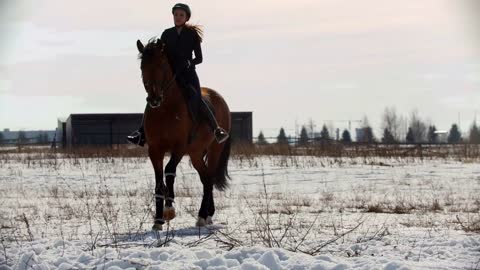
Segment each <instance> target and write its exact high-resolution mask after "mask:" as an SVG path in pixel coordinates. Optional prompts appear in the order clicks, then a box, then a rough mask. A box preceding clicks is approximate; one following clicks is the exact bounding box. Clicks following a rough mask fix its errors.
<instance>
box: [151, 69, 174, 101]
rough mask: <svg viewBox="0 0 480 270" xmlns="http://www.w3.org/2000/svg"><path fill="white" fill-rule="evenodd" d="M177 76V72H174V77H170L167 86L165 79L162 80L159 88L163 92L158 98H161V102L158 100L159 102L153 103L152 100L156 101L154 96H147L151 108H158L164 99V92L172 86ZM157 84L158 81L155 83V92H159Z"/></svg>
mask: <svg viewBox="0 0 480 270" xmlns="http://www.w3.org/2000/svg"><path fill="white" fill-rule="evenodd" d="M176 77H177V74H173V77H172V79H170V81H169V82H168V83H167V85H166V86H164V83H165V80H164V81H163V82H162V85H161V86H160V88H159V90H161V92H160V95H159V96H158V98H159V99H160V102H158V104H157V103H154V104H152V103H151V101H154V100H153V98H150V97H147V103H148V105H149V106H150V107H151V108H157V107H159V106H160V104H161V103H162V101H163V94H164V93H165V91H167V90H168V89H170V87H172V85H173V82H174V81H175V79H176ZM156 85H157V84H156V83H154V84H153V92H154V93H155V94H156V93H157V87H156Z"/></svg>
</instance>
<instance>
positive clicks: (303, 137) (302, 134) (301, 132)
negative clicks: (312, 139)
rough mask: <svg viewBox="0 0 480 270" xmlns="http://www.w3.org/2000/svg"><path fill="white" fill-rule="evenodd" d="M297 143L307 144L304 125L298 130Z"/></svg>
mask: <svg viewBox="0 0 480 270" xmlns="http://www.w3.org/2000/svg"><path fill="white" fill-rule="evenodd" d="M298 144H300V145H305V144H308V133H307V129H306V128H305V127H304V126H303V127H302V130H301V131H300V138H299V140H298Z"/></svg>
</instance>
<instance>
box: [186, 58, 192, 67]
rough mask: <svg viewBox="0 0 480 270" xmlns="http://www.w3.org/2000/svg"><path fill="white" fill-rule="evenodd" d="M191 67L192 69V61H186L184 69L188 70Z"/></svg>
mask: <svg viewBox="0 0 480 270" xmlns="http://www.w3.org/2000/svg"><path fill="white" fill-rule="evenodd" d="M191 67H192V61H190V60H187V62H186V63H185V69H190V68H191Z"/></svg>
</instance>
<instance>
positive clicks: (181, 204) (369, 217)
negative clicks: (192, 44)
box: [0, 154, 480, 270]
mask: <svg viewBox="0 0 480 270" xmlns="http://www.w3.org/2000/svg"><path fill="white" fill-rule="evenodd" d="M54 157H55V156H52V155H43V154H1V155H0V228H1V230H0V233H1V239H2V242H1V246H0V269H30V268H32V269H112V270H114V269H127V268H131V269H143V268H149V269H387V270H391V269H480V224H479V223H480V214H479V211H480V162H479V161H463V162H462V161H458V160H452V159H423V160H421V159H413V158H403V159H399V158H391V159H387V158H355V159H352V158H346V159H340V158H320V157H309V156H301V157H293V156H284V157H282V156H280V157H273V156H263V157H253V158H245V157H244V158H242V157H239V156H237V157H234V158H233V160H232V161H231V164H230V167H229V168H230V175H231V176H232V181H231V185H230V188H229V189H228V190H227V191H226V192H224V193H220V192H216V193H215V200H216V209H217V212H216V215H215V217H214V222H215V224H214V225H212V226H210V227H206V228H202V229H199V228H197V227H194V224H195V218H196V215H197V211H198V208H199V205H200V197H201V184H200V180H199V179H198V177H197V175H196V173H195V171H194V170H193V168H192V167H191V166H190V164H189V161H188V159H187V158H185V159H184V160H183V161H182V163H181V164H180V167H179V168H178V170H177V176H178V177H177V180H176V185H175V187H176V196H177V198H176V209H177V217H176V218H175V219H174V220H173V221H172V222H171V223H170V224H169V226H168V227H167V226H166V227H165V228H164V229H165V230H164V231H162V232H158V233H156V232H152V231H151V230H150V227H151V225H152V213H153V212H152V210H153V208H152V207H153V196H152V195H153V186H154V177H153V170H152V168H151V165H150V163H149V162H148V160H147V159H146V158H90V159H80V158H63V157H62V156H60V155H59V156H57V157H56V158H54Z"/></svg>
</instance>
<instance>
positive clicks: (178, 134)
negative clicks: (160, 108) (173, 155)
mask: <svg viewBox="0 0 480 270" xmlns="http://www.w3.org/2000/svg"><path fill="white" fill-rule="evenodd" d="M152 120H153V119H152ZM145 124H146V125H147V123H145ZM146 129H147V130H148V131H147V133H150V135H151V137H155V138H158V139H160V140H162V141H163V142H165V143H166V142H175V141H176V140H179V139H183V134H184V132H185V130H186V125H185V119H184V117H183V116H182V115H181V114H175V115H173V117H168V118H164V117H161V118H158V119H155V120H154V121H149V123H148V127H147V126H146Z"/></svg>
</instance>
